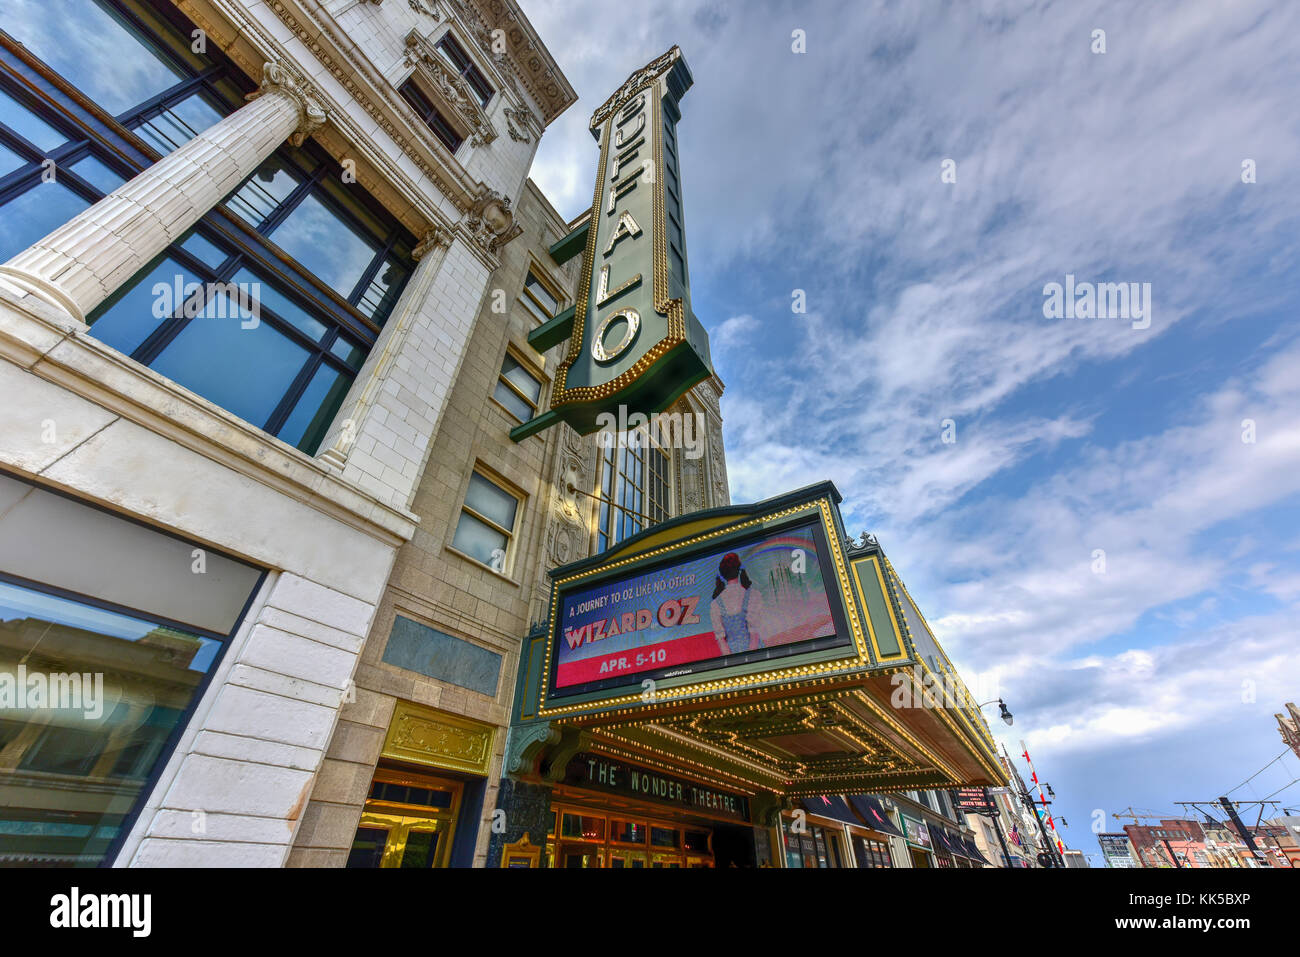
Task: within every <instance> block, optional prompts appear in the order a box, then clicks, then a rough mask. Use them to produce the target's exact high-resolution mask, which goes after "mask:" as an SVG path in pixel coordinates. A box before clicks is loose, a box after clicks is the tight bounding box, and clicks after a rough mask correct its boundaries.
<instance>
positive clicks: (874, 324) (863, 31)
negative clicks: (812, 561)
mask: <svg viewBox="0 0 1300 957" xmlns="http://www.w3.org/2000/svg"><path fill="white" fill-rule="evenodd" d="M526 11H527V13H528V16H529V17H530V19H531V20H532V21H533V23H534V25H535V26H536V27H537V29H538V31H539V33H540V34H541V36H542V38H543V40H544V41H545V42H546V43H547V44H548V46H549V47H550V48H551V49H552V50H553V51H554V53H555V55H556V58H557V60H558V62H559V63H560V66H561V68H562V69H563V70H564V71H565V73H566V75H567V76H568V77H569V79H570V80H571V81H572V82H573V84H574V86H575V88H576V89H577V91H578V93H579V96H580V100H579V102H578V104H576V105H575V106H573V107H571V108H570V110H569V112H568V113H566V114H565V115H564V116H562V117H561V118H560V119H559V120H558V121H557V122H556V123H555V124H554V125H553V126H552V127H551V128H550V129H549V130H548V132H547V134H546V136H545V137H543V140H542V143H541V146H540V149H539V152H538V157H537V163H536V165H535V167H534V171H533V178H534V179H535V180H536V181H537V182H538V184H539V185H540V186H541V187H542V189H543V190H544V191H545V192H546V194H547V195H548V196H549V197H550V198H551V200H552V201H553V202H554V203H555V205H556V207H557V208H558V209H559V210H560V212H561V213H562V214H563V215H564V216H566V217H572V216H576V215H577V214H578V213H579V212H581V211H582V209H583V207H584V206H585V204H587V203H590V195H591V181H592V176H593V174H594V165H595V161H596V153H595V145H594V143H593V141H592V139H591V137H590V135H589V134H588V133H587V131H586V125H587V121H588V118H589V117H590V114H591V111H592V110H593V109H595V108H596V106H598V105H599V104H600V103H601V102H602V101H603V100H604V99H605V98H606V97H607V96H608V95H609V94H610V93H611V92H612V91H613V90H614V89H615V88H616V87H617V86H618V84H619V83H621V82H622V81H623V80H624V79H625V78H626V77H627V75H628V74H629V73H631V72H632V71H633V70H634V69H636V68H638V67H640V66H641V65H642V64H644V63H646V62H648V61H649V60H651V59H652V58H653V57H654V56H656V55H657V54H659V53H661V52H663V51H664V50H665V49H667V48H668V47H669V46H671V45H672V44H673V43H677V44H679V45H680V46H681V47H682V50H683V52H684V54H685V56H686V59H687V62H688V64H689V65H690V67H691V70H692V72H693V74H694V77H695V86H694V88H693V89H692V90H691V91H690V93H689V94H688V95H687V97H686V98H685V100H684V101H683V104H682V108H683V120H682V123H681V125H680V127H679V131H678V132H679V139H680V145H681V149H682V153H683V156H682V177H683V186H684V193H685V195H684V197H683V199H684V203H685V207H686V233H687V243H688V249H689V256H690V260H691V275H692V282H693V288H692V296H693V302H694V306H695V310H696V312H697V313H698V315H699V316H700V318H701V320H702V321H703V322H704V323H705V325H706V326H707V327H708V328H709V330H710V334H711V338H712V343H713V349H714V359H715V364H716V367H717V371H718V373H719V375H720V376H721V378H722V380H723V381H724V382H725V383H726V386H727V388H726V393H725V395H724V397H723V400H722V409H723V416H724V419H725V422H726V443H727V456H728V463H729V468H730V473H731V493H732V497H733V499H734V500H736V501H752V500H756V499H760V498H764V497H767V496H769V495H774V494H777V493H780V492H782V491H786V490H788V489H791V488H795V487H798V486H801V485H805V484H808V483H809V482H813V481H817V480H820V479H824V478H829V479H832V480H834V481H835V483H836V484H837V486H838V487H839V489H840V491H841V492H842V493H843V495H844V499H845V501H844V505H843V511H844V515H845V521H846V524H847V525H848V527H849V528H850V530H852V531H854V532H856V531H858V530H860V529H869V530H871V531H872V532H874V533H875V534H877V535H878V536H879V538H880V541H881V543H882V545H883V546H884V548H885V550H886V553H887V554H888V555H889V556H890V558H891V560H892V561H893V563H894V565H895V567H896V568H897V569H898V571H899V573H900V574H901V575H902V576H903V578H904V580H905V581H906V582H907V583H908V586H909V589H910V590H911V592H912V595H913V597H914V598H915V599H916V600H917V602H918V603H919V604H920V606H921V608H922V610H923V611H924V612H925V614H926V616H927V618H928V619H929V621H930V624H931V626H932V627H933V628H934V630H935V631H936V632H937V634H938V636H939V639H940V641H941V642H943V644H944V646H945V648H946V649H947V651H948V653H949V654H950V655H951V656H952V657H953V658H954V660H955V661H956V662H957V664H958V666H959V668H960V670H961V672H962V674H963V675H964V676H965V677H966V678H967V680H968V683H970V684H971V685H972V687H973V688H974V689H975V690H976V691H977V692H980V693H982V697H993V696H996V695H998V694H1001V695H1002V696H1004V697H1005V698H1006V700H1007V702H1008V704H1009V705H1010V706H1011V709H1012V710H1013V711H1014V712H1015V713H1016V715H1017V720H1016V724H1015V727H1014V728H1012V729H1006V728H1005V726H1003V725H1002V724H1000V723H998V722H993V724H994V731H995V734H998V736H999V737H1000V738H1001V739H1002V740H1003V741H1005V742H1006V743H1007V746H1008V750H1009V751H1010V752H1011V753H1012V754H1017V753H1018V752H1019V751H1020V748H1019V746H1018V742H1019V740H1020V739H1021V738H1023V739H1024V740H1025V741H1026V742H1027V743H1028V745H1029V748H1030V752H1031V754H1033V756H1034V760H1035V763H1036V765H1037V767H1038V770H1039V772H1040V774H1041V775H1042V776H1043V777H1044V778H1045V779H1046V780H1048V781H1051V782H1052V785H1053V787H1054V788H1055V789H1056V792H1057V794H1058V795H1059V800H1060V804H1059V806H1058V810H1059V811H1061V812H1063V813H1064V815H1065V816H1066V817H1067V818H1068V819H1069V821H1070V829H1069V831H1067V837H1068V838H1069V839H1070V842H1071V843H1072V845H1073V846H1077V847H1080V848H1081V849H1083V850H1084V851H1086V852H1090V853H1092V852H1096V851H1097V845H1096V841H1095V839H1094V838H1093V837H1092V835H1091V834H1090V833H1089V825H1090V823H1091V821H1092V820H1093V816H1094V811H1095V810H1098V809H1099V810H1100V811H1101V812H1103V813H1104V814H1105V815H1106V818H1105V821H1106V823H1105V827H1106V829H1107V830H1118V829H1119V823H1120V822H1116V821H1115V820H1114V819H1113V818H1111V817H1110V815H1111V814H1112V813H1113V812H1114V811H1117V810H1122V809H1123V808H1125V807H1127V806H1128V805H1130V804H1131V805H1135V806H1139V807H1146V808H1151V809H1154V810H1158V811H1167V812H1170V813H1172V812H1174V811H1176V810H1178V808H1177V807H1176V805H1175V804H1174V803H1173V802H1175V801H1180V800H1196V799H1206V798H1214V797H1217V796H1219V795H1220V794H1222V793H1224V792H1225V791H1227V790H1229V789H1231V788H1233V787H1234V786H1235V785H1238V784H1240V783H1241V782H1242V781H1243V779H1245V778H1246V777H1248V776H1249V775H1251V774H1252V773H1254V772H1255V771H1257V770H1259V769H1260V768H1261V767H1263V766H1264V765H1265V764H1267V763H1268V762H1269V761H1271V760H1272V759H1273V758H1274V757H1275V756H1276V755H1277V754H1278V753H1279V752H1280V751H1282V750H1283V746H1282V742H1281V739H1280V738H1279V736H1278V734H1277V731H1276V730H1275V728H1276V725H1275V721H1274V719H1273V717H1272V715H1273V714H1274V713H1275V712H1278V711H1281V710H1282V705H1283V703H1284V702H1285V701H1288V700H1290V701H1295V700H1300V654H1297V646H1298V645H1300V640H1298V638H1300V636H1298V634H1297V631H1298V629H1297V622H1300V615H1298V614H1297V611H1300V535H1298V534H1297V533H1298V532H1300V324H1297V322H1296V318H1297V308H1296V303H1297V299H1298V294H1300V278H1297V277H1298V276H1300V273H1298V271H1297V233H1298V231H1300V189H1297V184H1300V113H1297V111H1296V110H1295V106H1294V100H1295V95H1296V91H1297V90H1300V40H1297V39H1295V38H1296V37H1300V5H1297V4H1289V3H1283V2H1274V3H1256V2H1249V0H1239V2H1235V3H1231V4H1227V3H1221V2H1195V0H1187V2H1179V3H1143V4H1129V3H1115V4H1102V3H1095V4H1094V3H1082V2H1034V3H1031V2H1024V3H1009V2H1008V3H1003V2H996V0H987V2H969V3H952V4H941V3H933V2H909V3H884V2H880V3H872V2H860V3H852V4H848V3H801V4H793V3H790V4H785V3H768V2H745V3H738V2H736V3H726V4H712V3H703V2H685V0H665V2H658V3H655V4H644V5H642V4H629V5H622V4H619V5H612V4H608V3H595V2H581V0H563V2H550V3H548V2H545V0H534V2H531V3H529V4H527V6H526ZM1097 29H1102V30H1104V31H1105V43H1106V52H1105V53H1104V54H1096V53H1093V52H1092V50H1091V47H1092V46H1093V43H1094V41H1093V31H1094V30H1097ZM794 30H803V31H804V32H805V35H806V51H807V52H805V53H802V54H797V53H794V52H792V49H791V44H792V40H791V34H792V31H794ZM946 159H951V160H953V161H954V162H955V164H956V183H945V182H942V181H941V175H940V174H941V164H942V163H943V162H944V160H946ZM1245 160H1252V161H1253V162H1254V167H1255V171H1256V172H1255V176H1256V182H1254V183H1244V182H1242V164H1243V162H1244V161H1245ZM1067 273H1068V274H1073V275H1074V276H1075V277H1076V278H1077V279H1078V280H1079V281H1090V282H1137V283H1150V284H1151V299H1152V311H1151V323H1150V327H1149V328H1146V329H1134V328H1133V326H1132V323H1130V322H1129V321H1126V320H1123V319H1118V318H1115V319H1064V318H1062V319H1048V318H1045V317H1044V314H1043V309H1042V306H1043V301H1044V297H1043V287H1044V285H1045V284H1047V283H1051V282H1058V283H1063V282H1064V281H1065V276H1066V274H1067ZM796 289H802V290H804V291H805V292H806V296H807V312H806V313H804V314H795V313H792V311H791V301H792V293H793V290H796ZM944 420H952V422H953V423H954V424H955V430H956V441H954V442H951V443H945V442H944V441H943V423H944ZM1245 420H1251V421H1253V423H1254V430H1255V435H1254V441H1253V442H1246V441H1243V431H1244V427H1243V422H1244V421H1245ZM1099 549H1100V550H1103V551H1104V553H1105V570H1104V572H1100V573H1099V572H1098V571H1095V570H1094V565H1095V564H1096V562H1095V559H1094V554H1095V552H1096V550H1099ZM984 690H988V691H991V692H992V693H987V694H986V693H983V691H984ZM981 700H982V698H981ZM1007 730H1009V731H1010V733H1009V734H1005V735H1004V734H1001V733H1000V732H1001V731H1007ZM1022 765H1023V762H1022ZM1021 770H1022V772H1023V771H1024V768H1023V766H1022V768H1021ZM1297 777H1300V761H1297V760H1296V759H1295V757H1294V756H1292V755H1290V754H1289V753H1288V754H1287V756H1285V757H1284V758H1283V759H1282V760H1281V761H1280V762H1278V763H1275V764H1273V765H1272V766H1271V767H1270V768H1269V769H1268V770H1267V771H1265V772H1264V773H1263V774H1260V775H1259V776H1258V777H1257V778H1255V779H1254V780H1253V781H1251V782H1250V783H1249V784H1247V785H1246V786H1244V787H1241V788H1239V789H1237V790H1234V791H1233V792H1232V796H1233V797H1236V798H1238V799H1243V800H1245V799H1252V798H1261V797H1264V796H1265V795H1268V794H1269V793H1270V792H1272V791H1274V790H1276V789H1278V788H1281V787H1283V786H1284V785H1286V784H1288V783H1289V782H1291V781H1293V780H1294V779H1296V778H1297ZM1278 799H1279V800H1281V801H1283V803H1285V802H1286V801H1288V800H1289V801H1290V806H1293V807H1300V784H1297V785H1295V786H1294V787H1292V788H1291V789H1290V790H1288V791H1284V792H1282V793H1281V794H1280V795H1278Z"/></svg>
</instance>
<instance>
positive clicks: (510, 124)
mask: <svg viewBox="0 0 1300 957" xmlns="http://www.w3.org/2000/svg"><path fill="white" fill-rule="evenodd" d="M505 114H506V129H507V130H508V131H509V133H510V138H511V139H512V140H514V141H515V142H517V143H531V142H532V141H533V140H532V137H531V136H529V135H528V131H529V130H530V129H531V128H532V125H531V124H530V123H529V122H528V121H529V120H530V119H532V116H531V115H530V114H529V113H528V111H527V110H516V109H513V108H511V107H509V106H507V107H506V109H505ZM516 124H518V126H516Z"/></svg>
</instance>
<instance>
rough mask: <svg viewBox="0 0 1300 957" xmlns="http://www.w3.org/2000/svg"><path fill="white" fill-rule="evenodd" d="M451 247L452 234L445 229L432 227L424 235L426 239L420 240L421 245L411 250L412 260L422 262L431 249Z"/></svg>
mask: <svg viewBox="0 0 1300 957" xmlns="http://www.w3.org/2000/svg"><path fill="white" fill-rule="evenodd" d="M450 245H451V233H450V232H448V231H447V230H445V229H443V228H442V227H441V226H436V225H435V226H430V227H429V229H428V231H427V232H426V233H425V234H424V238H423V239H421V240H420V243H419V245H417V246H416V247H415V248H414V249H412V250H411V258H412V259H415V260H420V259H423V258H424V256H425V254H426V253H428V252H429V251H430V250H431V249H438V248H439V247H445V246H450Z"/></svg>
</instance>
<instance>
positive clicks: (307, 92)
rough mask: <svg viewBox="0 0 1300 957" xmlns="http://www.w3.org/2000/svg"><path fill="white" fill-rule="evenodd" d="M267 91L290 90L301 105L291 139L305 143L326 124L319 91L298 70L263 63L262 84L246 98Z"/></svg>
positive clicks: (283, 65) (296, 142)
mask: <svg viewBox="0 0 1300 957" xmlns="http://www.w3.org/2000/svg"><path fill="white" fill-rule="evenodd" d="M266 93H287V94H288V95H289V96H291V97H293V99H294V100H295V101H296V102H297V104H298V127H297V129H295V130H294V131H293V132H292V133H291V134H289V142H290V143H291V144H292V145H294V146H302V144H303V141H304V140H305V139H307V137H309V136H311V134H312V133H314V132H315V131H316V130H318V129H320V128H321V126H323V125H324V124H325V120H326V117H327V114H326V112H325V107H324V106H322V105H321V102H320V97H319V94H317V92H316V91H315V89H313V88H312V85H311V84H310V83H309V82H308V81H307V80H306V79H305V78H304V77H303V76H302V75H301V74H299V73H298V72H297V71H295V70H293V69H292V68H291V67H289V66H287V65H286V64H284V63H279V62H276V61H272V60H268V61H267V62H266V63H263V64H262V84H261V86H260V87H258V89H256V90H254V91H253V92H252V93H250V94H248V95H247V96H246V97H244V99H245V100H255V99H257V98H258V97H259V96H262V95H263V94H266Z"/></svg>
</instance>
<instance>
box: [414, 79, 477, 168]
mask: <svg viewBox="0 0 1300 957" xmlns="http://www.w3.org/2000/svg"><path fill="white" fill-rule="evenodd" d="M419 74H420V69H419V67H416V68H415V69H414V70H412V71H411V73H410V74H409V75H408V76H407V77H406V79H404V80H403V81H402V82H401V83H399V84H398V86H397V95H398V96H399V97H401V99H402V102H403V103H405V104H406V106H407V108H408V109H410V110H411V112H412V113H414V114H415V116H416V118H417V119H418V120H419V121H420V123H421V124H423V125H424V128H425V129H427V130H429V132H431V133H432V134H433V135H434V138H436V139H437V140H438V142H439V143H441V144H442V145H443V146H445V147H446V148H447V151H448V152H449V153H451V155H452V156H455V155H456V153H457V152H458V151H459V150H460V148H461V147H462V146H463V145H464V144H465V141H466V140H467V139H468V138H469V134H468V132H467V131H466V130H465V128H464V124H460V125H457V124H456V123H455V122H454V121H452V120H450V119H448V118H447V114H446V112H445V111H444V110H443V109H442V108H441V107H440V106H439V102H438V101H439V100H440V98H439V97H435V96H433V95H432V94H431V93H430V91H429V88H428V83H427V81H426V80H425V79H424V78H423V77H422V76H420V75H419ZM408 90H409V91H411V92H409V93H408V92H407V91H408ZM415 98H418V99H420V100H423V101H424V102H423V104H421V103H417V102H415ZM425 107H427V111H426V110H425ZM428 114H432V115H433V116H436V117H437V118H438V119H439V120H440V121H441V122H442V124H443V125H444V126H446V128H447V129H446V131H445V132H446V133H447V134H449V135H450V136H452V137H454V138H455V140H456V142H455V143H454V144H452V143H449V142H448V141H447V139H446V137H445V136H444V133H443V132H442V131H440V130H439V129H438V127H437V126H436V125H435V124H433V123H432V122H430V120H429V115H428Z"/></svg>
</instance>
